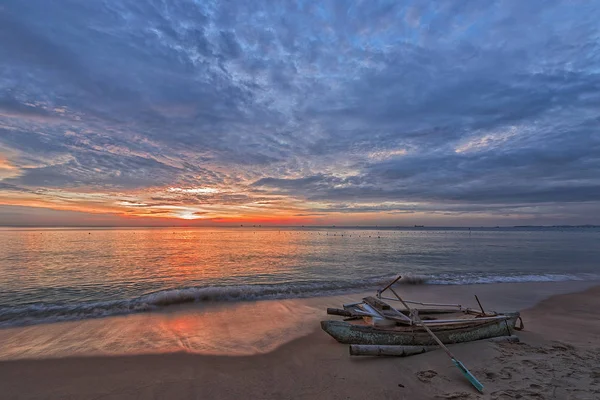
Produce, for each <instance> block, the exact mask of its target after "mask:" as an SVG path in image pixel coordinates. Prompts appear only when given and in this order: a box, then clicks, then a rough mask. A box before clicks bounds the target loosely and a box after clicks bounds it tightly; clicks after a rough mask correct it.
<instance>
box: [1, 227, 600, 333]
mask: <svg viewBox="0 0 600 400" xmlns="http://www.w3.org/2000/svg"><path fill="white" fill-rule="evenodd" d="M599 260H600V229H592V228H582V229H577V228H566V229H560V228H552V229H550V228H548V229H533V228H530V229H524V228H513V229H474V230H471V231H469V230H468V229H404V230H391V229H386V230H382V229H380V230H377V229H371V230H367V229H335V228H329V229H315V228H302V229H300V228H296V229H277V228H222V229H216V228H197V229H182V228H175V229H173V228H170V229H165V228H159V229H148V228H144V229H8V228H4V229H0V326H11V325H24V324H32V323H43V322H52V321H61V320H74V319H83V318H93V317H101V316H107V315H116V314H126V313H135V312H143V311H150V310H158V309H161V308H163V307H167V306H169V305H173V304H181V303H187V302H204V301H212V302H219V301H244V300H255V299H268V298H292V297H307V296H318V295H324V294H333V293H339V292H344V291H352V290H359V289H364V288H366V287H372V286H377V285H381V284H383V283H384V282H386V281H388V280H389V279H390V278H391V277H392V276H394V275H395V274H403V275H411V276H417V277H419V279H417V280H418V281H421V282H426V283H427V284H483V283H492V282H521V281H561V280H587V279H598V278H600V265H599V264H600V263H599Z"/></svg>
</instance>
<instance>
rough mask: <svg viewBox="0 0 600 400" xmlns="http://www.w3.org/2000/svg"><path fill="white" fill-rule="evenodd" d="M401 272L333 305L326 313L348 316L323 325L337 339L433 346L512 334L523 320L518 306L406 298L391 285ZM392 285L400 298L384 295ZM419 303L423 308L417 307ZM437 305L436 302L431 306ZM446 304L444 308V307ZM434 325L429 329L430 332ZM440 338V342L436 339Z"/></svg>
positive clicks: (354, 341)
mask: <svg viewBox="0 0 600 400" xmlns="http://www.w3.org/2000/svg"><path fill="white" fill-rule="evenodd" d="M399 279H400V276H399V277H398V278H396V279H395V280H394V281H392V282H391V283H390V284H388V285H387V286H386V287H385V288H383V289H381V290H378V291H377V297H372V296H369V297H365V298H363V299H362V302H358V303H353V304H345V305H344V309H343V310H340V309H336V308H328V309H327V313H328V314H332V315H341V316H345V317H349V318H347V319H346V320H345V321H334V320H329V321H321V328H322V329H323V330H324V331H325V332H327V333H328V334H329V335H331V336H332V337H333V338H334V339H335V340H337V341H338V342H340V343H345V344H363V345H380V346H429V345H435V344H436V340H435V339H436V337H437V338H438V339H439V340H440V342H441V343H444V344H451V343H462V342H471V341H474V340H481V339H489V338H494V337H497V336H511V335H512V334H513V332H514V330H515V329H517V330H520V329H522V327H523V325H522V321H521V326H520V328H516V324H517V320H520V314H519V313H518V312H512V313H504V314H502V313H496V312H486V311H484V309H483V307H482V306H481V303H480V302H479V299H478V298H477V296H475V298H476V299H477V303H478V304H479V307H480V310H474V309H471V308H465V307H463V306H461V305H459V304H432V303H420V302H414V301H408V300H406V301H405V300H403V299H402V298H401V297H400V296H399V295H398V293H396V291H395V290H394V289H393V288H392V285H393V284H394V283H396V282H397V281H398V280H399ZM387 290H389V291H390V292H392V293H393V294H394V296H395V298H390V297H383V296H382V294H383V292H385V291H387ZM383 300H392V301H398V302H400V303H401V304H402V305H403V306H404V309H396V308H394V307H392V306H391V305H390V304H388V303H386V302H385V301H383ZM409 304H417V305H420V306H424V308H420V309H417V308H414V307H411V306H409ZM431 307H436V308H431ZM439 307H443V308H439ZM428 330H429V332H428ZM437 344H439V343H437Z"/></svg>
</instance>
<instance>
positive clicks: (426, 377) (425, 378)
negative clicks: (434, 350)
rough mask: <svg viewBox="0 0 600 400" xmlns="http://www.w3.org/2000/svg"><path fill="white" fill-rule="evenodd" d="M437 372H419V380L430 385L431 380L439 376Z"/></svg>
mask: <svg viewBox="0 0 600 400" xmlns="http://www.w3.org/2000/svg"><path fill="white" fill-rule="evenodd" d="M437 374H438V373H437V372H435V371H434V370H432V369H428V370H425V371H419V372H417V378H418V379H419V380H420V381H421V382H425V383H429V382H431V378H433V377H434V376H437Z"/></svg>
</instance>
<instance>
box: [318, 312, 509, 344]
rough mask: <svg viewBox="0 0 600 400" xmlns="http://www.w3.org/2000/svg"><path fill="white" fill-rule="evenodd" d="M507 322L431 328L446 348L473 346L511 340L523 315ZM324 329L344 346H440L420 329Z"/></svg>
mask: <svg viewBox="0 0 600 400" xmlns="http://www.w3.org/2000/svg"><path fill="white" fill-rule="evenodd" d="M506 317H507V318H506V319H501V320H496V321H485V322H478V321H477V320H476V319H474V320H472V322H469V323H461V324H455V325H440V326H429V328H430V329H431V330H432V331H433V332H434V333H435V335H436V336H437V337H438V338H439V339H440V340H441V341H442V342H443V343H445V344H451V343H462V342H471V341H474V340H481V339H488V338H493V337H497V336H507V335H508V336H510V335H512V334H513V332H514V328H515V324H516V322H517V318H518V317H519V313H518V312H516V313H510V314H506ZM321 328H322V329H323V330H324V331H325V332H327V333H328V334H329V335H331V336H332V337H333V338H334V339H335V340H337V341H338V342H340V343H344V344H371V345H396V346H429V345H435V344H436V342H435V341H434V340H433V339H432V337H431V336H430V335H429V334H428V333H427V332H426V331H425V330H424V329H423V328H420V327H418V326H411V327H395V328H376V327H373V326H368V325H357V324H351V323H348V322H343V321H321Z"/></svg>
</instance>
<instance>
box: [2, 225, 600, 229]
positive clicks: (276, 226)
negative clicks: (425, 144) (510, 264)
mask: <svg viewBox="0 0 600 400" xmlns="http://www.w3.org/2000/svg"><path fill="white" fill-rule="evenodd" d="M4 228H11V229H14V228H18V229H190V228H194V229H196V228H213V229H214V228H240V229H249V228H255V229H262V228H279V229H363V230H436V229H444V230H494V229H597V228H600V225H593V224H585V225H510V226H501V225H490V226H482V225H479V226H426V225H418V226H378V225H374V226H372V225H364V226H363V225H339V226H337V225H263V224H260V225H259V224H241V225H189V226H185V225H172V226H162V225H147V226H146V225H140V226H130V225H81V226H80V225H0V229H4Z"/></svg>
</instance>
